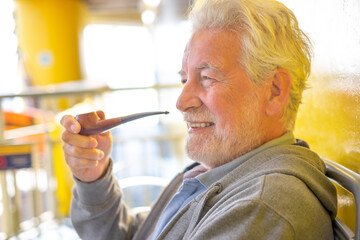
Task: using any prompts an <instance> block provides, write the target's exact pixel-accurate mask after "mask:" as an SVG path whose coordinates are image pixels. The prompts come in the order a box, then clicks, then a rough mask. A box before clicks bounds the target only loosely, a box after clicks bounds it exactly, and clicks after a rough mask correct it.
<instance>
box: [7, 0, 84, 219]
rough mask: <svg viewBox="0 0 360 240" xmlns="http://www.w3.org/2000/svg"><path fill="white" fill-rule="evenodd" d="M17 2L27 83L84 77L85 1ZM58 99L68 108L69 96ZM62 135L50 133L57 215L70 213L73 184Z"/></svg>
mask: <svg viewBox="0 0 360 240" xmlns="http://www.w3.org/2000/svg"><path fill="white" fill-rule="evenodd" d="M14 1H15V21H16V34H17V37H18V41H19V50H20V56H21V58H22V61H23V66H24V68H25V72H26V74H27V78H28V84H29V85H30V86H45V85H50V84H58V83H63V82H68V81H76V80H80V79H82V73H81V63H80V48H79V42H80V36H81V32H82V30H83V27H84V25H85V24H84V14H85V13H86V12H85V7H84V3H83V2H82V1H80V0H31V1H29V0H14ZM58 100H59V101H58V102H57V104H58V106H57V107H58V108H59V109H58V110H62V109H64V108H67V107H69V106H68V105H69V104H68V103H67V100H66V99H58ZM45 102H46V101H45ZM44 106H45V105H44ZM45 108H47V107H46V106H45ZM49 110H54V109H49ZM60 134H61V133H60V131H59V129H57V130H56V131H54V132H52V133H51V136H50V138H51V140H52V141H53V142H55V143H54V144H52V146H51V147H52V149H51V150H52V159H51V160H52V161H53V167H54V173H53V174H54V175H55V178H56V180H57V189H56V199H57V203H58V205H57V212H56V216H57V217H63V216H66V215H68V213H69V205H70V200H71V187H72V177H71V173H70V171H69V169H68V167H67V166H66V163H65V160H64V156H63V154H62V151H61V143H59V141H58V139H60Z"/></svg>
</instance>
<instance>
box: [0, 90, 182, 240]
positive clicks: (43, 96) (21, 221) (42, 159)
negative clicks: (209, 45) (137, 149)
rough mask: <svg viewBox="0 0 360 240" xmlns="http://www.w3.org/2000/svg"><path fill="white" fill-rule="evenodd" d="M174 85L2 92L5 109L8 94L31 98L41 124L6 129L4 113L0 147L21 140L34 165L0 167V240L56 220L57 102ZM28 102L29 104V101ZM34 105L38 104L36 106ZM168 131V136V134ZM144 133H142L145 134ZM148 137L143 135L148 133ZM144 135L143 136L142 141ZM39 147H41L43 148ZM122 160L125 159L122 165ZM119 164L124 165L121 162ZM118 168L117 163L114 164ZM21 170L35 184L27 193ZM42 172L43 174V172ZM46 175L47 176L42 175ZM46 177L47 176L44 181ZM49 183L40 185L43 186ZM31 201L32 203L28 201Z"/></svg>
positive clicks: (118, 139)
mask: <svg viewBox="0 0 360 240" xmlns="http://www.w3.org/2000/svg"><path fill="white" fill-rule="evenodd" d="M171 88H179V85H155V86H147V87H136V88H116V89H115V88H109V87H107V86H95V87H91V86H90V87H89V86H84V84H83V83H67V84H62V85H58V86H47V87H43V88H38V87H37V88H31V89H28V90H26V91H24V92H21V93H17V94H2V95H0V110H1V113H3V112H4V110H3V108H2V107H3V102H4V101H7V100H9V99H15V98H20V99H23V100H24V101H25V102H32V103H35V105H36V109H37V110H36V111H37V117H39V118H41V121H39V123H35V124H33V125H31V126H26V127H21V128H16V129H11V130H6V129H5V127H6V122H5V119H4V114H0V146H1V147H6V146H14V145H18V144H25V145H30V146H31V149H32V151H31V153H30V155H31V161H32V162H31V167H30V168H26V169H24V168H15V169H7V168H4V169H3V170H1V171H0V182H1V189H2V199H1V203H2V206H3V208H2V215H1V219H0V221H1V228H0V239H8V238H10V237H11V236H14V235H17V234H19V233H20V232H23V231H26V230H28V229H30V228H34V227H36V226H40V224H41V223H42V222H43V221H44V219H48V220H49V216H52V217H51V218H52V219H57V218H58V217H59V216H58V215H57V204H58V203H57V199H56V187H57V179H55V176H54V166H53V161H52V157H53V148H54V145H55V144H59V142H60V138H58V137H55V138H54V136H52V133H53V132H54V131H56V128H57V123H56V122H55V119H54V118H55V116H56V114H57V113H59V112H61V111H62V110H64V109H61V107H59V101H61V100H64V99H65V100H66V102H67V105H68V106H73V105H75V104H76V103H79V102H82V101H85V100H89V102H90V105H91V104H93V105H94V106H95V105H96V104H98V103H99V102H100V105H101V104H106V103H105V101H104V98H105V96H106V95H107V94H109V93H111V92H115V91H132V90H146V89H155V90H158V91H159V90H164V89H171ZM25 105H26V104H25ZM32 108H34V106H32ZM167 134H168V135H167ZM29 136H41V137H38V138H31V137H30V138H29ZM149 137H150V138H152V139H155V141H164V140H165V141H166V140H169V139H170V141H178V142H179V141H182V140H183V133H182V132H175V133H171V131H170V132H168V133H165V134H160V135H156V134H155V135H150V136H149ZM141 138H144V136H141ZM144 139H145V138H144ZM144 139H142V140H144ZM124 141H125V139H123V138H121V137H119V136H115V137H114V142H118V143H120V144H121V143H122V142H124ZM39 146H41V152H39V150H38V149H39ZM120 165H121V164H120ZM120 168H121V167H120ZM115 169H116V167H115ZM20 173H22V174H23V173H26V174H25V175H27V176H30V179H31V181H34V184H33V185H32V186H31V188H30V190H29V191H28V192H24V191H22V190H21V189H20V190H19V187H18V181H19V179H18V178H19V176H20V177H21V174H20ZM40 175H41V176H42V178H41V177H40ZM44 176H46V177H45V180H44ZM42 181H47V182H46V183H44V182H42ZM41 184H42V185H44V184H45V185H46V187H45V190H44V187H43V189H41V186H39V185H41ZM30 203H31V204H30ZM25 207H26V208H27V210H28V211H29V209H30V211H29V212H30V213H29V214H27V216H25V217H24V216H21V215H23V214H24V211H25V210H24V208H25Z"/></svg>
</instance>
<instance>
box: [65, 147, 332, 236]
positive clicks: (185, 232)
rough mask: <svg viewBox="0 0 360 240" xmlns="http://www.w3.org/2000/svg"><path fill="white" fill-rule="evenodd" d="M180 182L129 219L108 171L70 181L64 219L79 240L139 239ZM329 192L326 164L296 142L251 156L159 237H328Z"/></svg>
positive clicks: (176, 181) (175, 183) (330, 196)
mask: <svg viewBox="0 0 360 240" xmlns="http://www.w3.org/2000/svg"><path fill="white" fill-rule="evenodd" d="M181 182H182V174H180V175H178V176H177V177H176V178H175V179H174V181H173V182H171V183H170V185H169V187H168V188H167V189H165V191H164V193H163V194H162V196H161V197H160V198H159V200H158V202H157V203H156V204H155V205H154V207H153V209H152V211H151V212H150V213H149V215H148V216H147V218H145V217H144V216H141V215H137V216H130V215H129V214H128V210H127V208H126V206H125V205H124V204H123V202H122V201H121V191H120V188H119V186H118V184H117V181H116V179H115V178H114V176H113V175H112V174H111V168H110V169H109V171H108V173H107V175H106V176H105V177H104V178H103V179H101V180H99V181H97V182H94V183H91V184H86V183H82V182H79V181H77V184H76V186H75V187H74V195H73V201H72V209H71V218H72V221H73V224H74V227H75V228H76V230H77V231H78V233H79V236H80V237H81V238H82V239H83V240H88V239H89V240H92V239H97V240H99V239H106V240H110V239H142V240H143V239H146V238H148V237H149V236H150V235H151V233H152V231H153V228H154V226H155V225H156V221H157V219H158V217H159V215H160V214H161V211H162V210H163V208H165V206H166V204H167V203H168V201H169V200H170V199H171V197H172V195H173V194H174V193H175V192H176V190H177V189H178V187H179V185H180V184H181ZM336 206H337V202H336V189H335V187H334V186H333V185H332V183H331V182H330V181H329V180H328V179H327V178H326V176H325V166H324V163H323V162H322V161H321V159H320V158H319V157H318V155H316V154H315V153H314V152H312V151H310V150H309V149H308V148H307V147H304V146H301V144H295V145H288V146H276V147H272V148H269V149H267V150H264V151H262V152H260V153H258V154H256V155H255V156H253V157H251V158H250V159H248V160H247V161H245V162H244V163H242V164H240V165H239V166H238V167H237V168H235V169H234V170H232V171H231V172H230V173H228V174H227V175H226V176H224V177H223V178H221V179H220V180H219V181H217V182H216V183H214V184H213V185H212V186H211V187H210V188H209V189H207V190H206V191H205V192H203V193H201V194H200V195H198V196H197V197H196V198H195V199H194V200H193V201H191V202H190V203H189V204H188V205H186V206H185V207H184V208H183V209H182V210H181V211H180V212H178V213H177V215H176V216H175V217H174V218H173V219H172V220H171V221H170V222H169V223H168V224H167V226H166V227H165V229H164V230H163V231H162V233H161V234H160V235H159V237H158V239H169V240H175V239H246V240H249V239H250V240H251V239H256V240H259V239H304V240H305V239H306V240H311V239H316V240H319V239H333V230H332V219H334V217H335V216H336Z"/></svg>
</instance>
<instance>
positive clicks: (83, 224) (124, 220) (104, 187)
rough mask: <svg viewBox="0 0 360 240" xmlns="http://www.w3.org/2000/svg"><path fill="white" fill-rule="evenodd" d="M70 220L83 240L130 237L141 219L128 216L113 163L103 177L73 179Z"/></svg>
mask: <svg viewBox="0 0 360 240" xmlns="http://www.w3.org/2000/svg"><path fill="white" fill-rule="evenodd" d="M75 183H76V184H75V186H74V188H73V198H72V203H71V213H70V214H71V221H72V223H73V225H74V228H75V229H76V231H77V233H78V234H79V236H80V237H81V239H83V240H93V239H94V240H95V239H96V240H101V239H106V240H113V239H131V238H132V237H133V235H134V234H135V232H136V230H137V229H138V227H139V226H140V224H141V223H142V221H143V220H144V217H143V216H140V215H139V216H138V215H137V216H131V215H130V214H129V210H128V209H127V207H126V205H125V204H124V202H123V201H122V192H121V190H120V187H119V185H118V182H117V180H116V178H115V177H114V175H113V174H112V162H111V163H110V166H109V168H108V170H107V172H106V174H105V176H104V177H103V178H101V179H99V180H98V181H95V182H92V183H84V182H81V181H79V180H78V179H75Z"/></svg>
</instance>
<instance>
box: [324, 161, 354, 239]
mask: <svg viewBox="0 0 360 240" xmlns="http://www.w3.org/2000/svg"><path fill="white" fill-rule="evenodd" d="M322 159H323V161H324V162H325V165H326V176H327V177H328V178H329V179H331V180H332V181H333V182H335V183H336V184H338V185H340V186H341V187H343V188H344V189H345V190H347V191H349V192H350V193H351V194H352V195H353V196H354V199H355V205H356V219H355V220H356V225H355V233H354V232H352V231H351V230H350V228H349V227H348V226H347V225H345V224H344V223H343V222H342V221H341V220H340V219H339V218H338V217H337V218H336V219H335V221H334V239H335V240H360V175H359V174H357V173H355V172H353V171H351V170H349V169H347V168H346V167H344V166H342V165H340V164H338V163H335V162H333V161H331V160H329V159H326V158H322Z"/></svg>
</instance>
